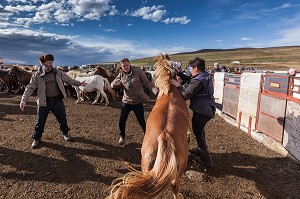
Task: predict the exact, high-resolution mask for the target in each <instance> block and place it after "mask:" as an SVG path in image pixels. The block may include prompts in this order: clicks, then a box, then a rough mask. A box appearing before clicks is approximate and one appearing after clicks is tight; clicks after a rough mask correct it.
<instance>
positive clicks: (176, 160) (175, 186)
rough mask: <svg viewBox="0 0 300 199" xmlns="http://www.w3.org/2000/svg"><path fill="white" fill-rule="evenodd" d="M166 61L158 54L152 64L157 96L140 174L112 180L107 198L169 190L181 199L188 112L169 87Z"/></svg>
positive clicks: (128, 198) (136, 198)
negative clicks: (180, 188) (157, 90)
mask: <svg viewBox="0 0 300 199" xmlns="http://www.w3.org/2000/svg"><path fill="white" fill-rule="evenodd" d="M169 60H170V59H169V57H168V55H166V56H163V55H159V56H158V57H157V60H156V63H155V65H154V67H155V79H156V80H155V85H156V87H157V88H159V95H158V99H157V101H156V103H155V105H154V107H153V109H152V111H151V113H150V114H149V117H148V119H147V128H146V133H145V137H144V141H143V145H142V150H141V154H142V160H141V167H142V171H141V172H139V171H136V170H134V171H131V172H129V173H127V174H126V175H125V176H124V177H122V178H118V179H117V180H116V181H114V183H115V185H114V186H113V188H112V190H111V194H110V196H108V198H109V199H140V198H146V199H150V198H155V197H157V196H158V195H160V194H161V193H163V192H164V191H166V190H167V189H168V188H169V187H171V190H172V192H173V196H174V199H182V198H183V196H182V194H180V193H179V183H180V178H181V176H182V174H183V173H184V171H185V169H186V166H187V161H188V141H187V131H188V123H189V112H188V109H187V106H186V103H185V101H184V99H183V98H182V96H181V94H180V93H179V91H178V90H177V88H176V87H175V86H174V85H171V84H170V78H173V77H174V76H175V75H174V74H175V71H174V69H173V68H172V67H171V65H170V61H169ZM117 182H118V183H117Z"/></svg>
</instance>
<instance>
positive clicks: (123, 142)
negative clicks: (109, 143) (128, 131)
mask: <svg viewBox="0 0 300 199" xmlns="http://www.w3.org/2000/svg"><path fill="white" fill-rule="evenodd" d="M124 144H125V138H123V137H120V139H119V145H124Z"/></svg>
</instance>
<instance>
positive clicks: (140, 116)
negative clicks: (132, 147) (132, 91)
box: [119, 103, 146, 138]
mask: <svg viewBox="0 0 300 199" xmlns="http://www.w3.org/2000/svg"><path fill="white" fill-rule="evenodd" d="M130 111H133V112H134V114H135V116H136V119H137V120H138V122H139V124H140V125H141V127H142V129H143V131H144V133H145V131H146V122H145V116H144V105H143V103H139V104H135V105H132V104H126V103H122V107H121V115H120V119H119V129H120V136H121V137H123V138H124V137H125V126H126V121H127V119H128V115H129V113H130Z"/></svg>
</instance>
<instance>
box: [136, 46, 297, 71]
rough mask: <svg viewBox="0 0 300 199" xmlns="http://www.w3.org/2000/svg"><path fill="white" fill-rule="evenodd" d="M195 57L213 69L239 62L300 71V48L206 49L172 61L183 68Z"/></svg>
mask: <svg viewBox="0 0 300 199" xmlns="http://www.w3.org/2000/svg"><path fill="white" fill-rule="evenodd" d="M194 57H201V58H203V59H205V60H206V66H207V67H208V68H212V67H213V63H215V62H218V63H219V64H220V65H225V66H227V67H231V66H233V65H232V64H231V62H232V61H234V60H238V61H240V63H241V65H243V66H245V67H255V68H259V69H265V70H288V69H289V68H296V69H297V70H300V46H288V47H272V48H244V49H243V48H242V49H230V50H218V49H205V50H199V51H196V52H187V53H180V54H173V55H170V58H171V59H172V60H174V61H180V62H182V64H183V68H185V67H186V66H187V64H188V61H189V60H190V59H192V58H194ZM154 62H155V57H148V58H142V59H136V60H131V64H132V65H134V66H152V65H153V64H154Z"/></svg>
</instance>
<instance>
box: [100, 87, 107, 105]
mask: <svg viewBox="0 0 300 199" xmlns="http://www.w3.org/2000/svg"><path fill="white" fill-rule="evenodd" d="M100 93H101V97H102V96H103V97H104V99H105V105H109V101H108V98H107V95H106V93H105V92H104V91H103V90H102V91H100ZM98 98H99V97H98Z"/></svg>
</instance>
